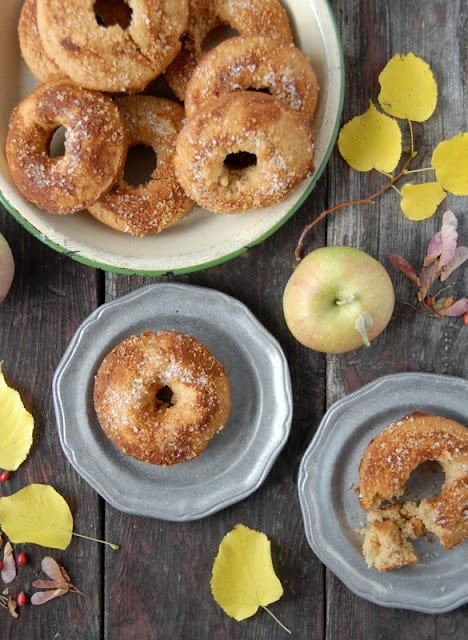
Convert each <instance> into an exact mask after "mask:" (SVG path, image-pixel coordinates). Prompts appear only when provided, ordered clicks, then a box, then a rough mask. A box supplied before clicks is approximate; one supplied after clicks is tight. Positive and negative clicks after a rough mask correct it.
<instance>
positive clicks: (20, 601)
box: [16, 591, 28, 607]
mask: <svg viewBox="0 0 468 640" xmlns="http://www.w3.org/2000/svg"><path fill="white" fill-rule="evenodd" d="M27 602H28V596H27V595H26V594H25V593H24V591H20V592H19V593H18V595H17V596H16V604H17V605H18V607H24V605H25V604H27Z"/></svg>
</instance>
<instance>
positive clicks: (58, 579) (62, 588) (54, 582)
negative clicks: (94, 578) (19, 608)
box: [31, 556, 83, 605]
mask: <svg viewBox="0 0 468 640" xmlns="http://www.w3.org/2000/svg"><path fill="white" fill-rule="evenodd" d="M41 568H42V571H43V572H44V573H45V574H47V575H48V576H49V578H52V579H51V580H34V581H33V583H32V586H33V587H34V588H36V589H49V591H37V592H36V593H34V594H33V595H32V596H31V604H35V605H39V604H45V603H46V602H49V601H50V600H53V599H54V598H59V597H61V596H64V595H66V594H67V593H68V592H69V591H73V592H74V593H79V594H81V595H83V594H82V593H81V591H79V590H78V589H77V588H76V587H75V586H74V585H73V584H72V583H71V581H70V576H69V575H68V573H67V572H66V570H65V568H64V567H62V566H61V565H59V563H58V562H57V561H56V560H54V558H52V557H51V556H45V557H44V558H43V559H42V562H41Z"/></svg>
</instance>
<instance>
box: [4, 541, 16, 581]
mask: <svg viewBox="0 0 468 640" xmlns="http://www.w3.org/2000/svg"><path fill="white" fill-rule="evenodd" d="M1 576H2V581H3V582H4V583H5V584H9V583H10V582H13V580H14V579H15V578H16V562H15V556H14V555H13V547H12V546H11V544H10V543H9V542H6V543H5V547H4V549H3V567H2V571H1Z"/></svg>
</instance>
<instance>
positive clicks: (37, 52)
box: [18, 0, 67, 82]
mask: <svg viewBox="0 0 468 640" xmlns="http://www.w3.org/2000/svg"><path fill="white" fill-rule="evenodd" d="M18 36H19V44H20V49H21V54H22V56H23V58H24V61H25V62H26V64H27V66H28V68H29V70H30V71H31V73H32V74H33V76H34V77H35V78H36V79H37V80H39V82H49V81H51V80H55V79H58V78H66V77H67V75H66V73H64V72H63V71H62V70H61V69H60V67H59V66H58V65H57V64H55V62H54V61H53V60H52V59H51V58H49V56H48V55H47V54H46V52H45V50H44V47H43V45H42V40H41V38H40V36H39V30H38V28H37V5H36V0H25V2H24V4H23V6H22V8H21V13H20V18H19V22H18Z"/></svg>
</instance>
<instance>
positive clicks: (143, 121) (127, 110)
mask: <svg viewBox="0 0 468 640" xmlns="http://www.w3.org/2000/svg"><path fill="white" fill-rule="evenodd" d="M115 104H116V105H117V107H118V109H119V113H120V115H121V118H122V120H123V122H124V126H125V132H126V138H127V144H128V147H131V146H133V145H144V146H148V147H152V148H153V149H154V152H155V154H156V158H157V164H156V167H155V169H154V171H153V172H152V174H151V176H150V178H149V180H148V181H147V182H144V183H143V184H139V185H136V186H133V185H130V184H128V183H127V182H126V181H125V179H124V177H123V176H122V177H121V178H120V179H119V180H118V181H117V182H116V183H115V184H114V186H113V187H112V189H111V190H110V191H109V192H107V193H106V194H104V195H103V197H102V198H101V199H100V200H99V201H98V202H96V203H95V204H93V205H91V206H90V207H88V211H89V212H90V214H91V215H92V216H94V217H95V218H97V219H98V220H99V221H100V222H102V223H104V224H106V225H108V226H110V227H112V228H114V229H117V230H119V231H122V232H125V233H130V234H132V235H137V236H144V235H147V234H150V233H159V232H160V231H162V230H163V229H167V228H168V227H170V226H171V225H173V224H175V223H176V222H177V221H178V220H180V219H181V218H183V217H184V216H185V215H186V214H187V213H188V212H189V211H190V209H191V208H192V207H193V201H192V200H190V198H188V197H187V195H186V194H185V192H184V190H183V189H182V187H181V186H180V184H179V181H178V180H177V177H176V175H175V169H174V152H175V145H176V138H177V134H178V132H179V131H180V129H181V127H182V121H183V118H184V109H183V107H181V106H180V105H179V104H177V103H175V102H172V101H170V100H166V99H164V98H156V97H153V96H145V95H137V96H124V97H121V98H118V99H116V100H115Z"/></svg>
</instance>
